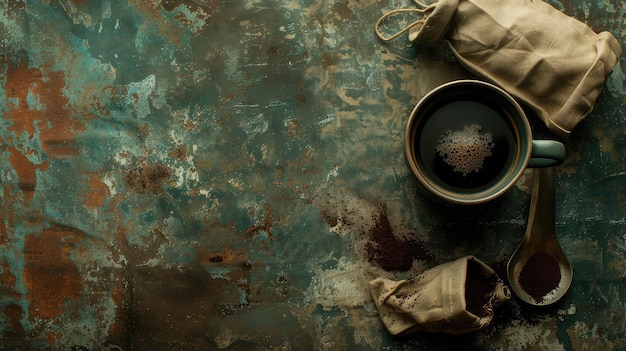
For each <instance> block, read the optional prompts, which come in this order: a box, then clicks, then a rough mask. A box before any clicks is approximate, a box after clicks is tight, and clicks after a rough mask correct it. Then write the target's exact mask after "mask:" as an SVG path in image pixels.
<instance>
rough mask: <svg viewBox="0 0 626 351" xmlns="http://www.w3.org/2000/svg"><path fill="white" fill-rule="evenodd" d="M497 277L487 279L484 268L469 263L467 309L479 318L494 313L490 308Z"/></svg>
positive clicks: (466, 294) (466, 289)
mask: <svg viewBox="0 0 626 351" xmlns="http://www.w3.org/2000/svg"><path fill="white" fill-rule="evenodd" d="M497 279H498V278H497V277H496V276H495V275H492V276H490V277H487V276H486V275H485V271H484V270H483V269H482V267H481V266H480V265H479V264H478V263H476V262H474V261H468V262H467V278H466V280H465V303H466V307H465V309H466V310H467V311H468V312H471V313H473V314H475V315H476V316H478V317H487V316H488V315H489V314H490V313H493V309H492V308H489V306H488V304H489V299H490V298H491V292H493V290H494V286H495V284H496V282H497Z"/></svg>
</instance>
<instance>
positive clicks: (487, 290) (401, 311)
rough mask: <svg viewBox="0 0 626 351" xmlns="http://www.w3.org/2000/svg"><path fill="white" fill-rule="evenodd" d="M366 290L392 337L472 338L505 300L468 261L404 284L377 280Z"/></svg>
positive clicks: (483, 268)
mask: <svg viewBox="0 0 626 351" xmlns="http://www.w3.org/2000/svg"><path fill="white" fill-rule="evenodd" d="M370 288H371V294H372V298H373V299H374V302H375V304H376V307H377V308H378V312H379V314H380V318H381V319H382V321H383V323H384V324H385V327H387V330H389V332H390V333H391V334H392V335H406V334H409V333H412V332H415V331H418V330H423V331H427V332H441V333H450V334H466V333H470V332H474V331H477V330H480V329H482V328H484V327H486V326H487V325H489V323H491V320H492V319H493V314H494V308H495V307H497V306H499V305H500V304H502V303H503V302H504V301H506V300H508V299H509V298H510V297H511V293H510V291H509V289H508V287H506V286H505V285H504V283H503V282H502V280H501V279H500V278H498V276H497V275H496V274H495V272H494V271H493V270H492V269H491V268H489V267H488V266H487V265H485V264H484V263H483V262H481V261H480V260H478V259H477V258H475V257H473V256H467V257H463V258H460V259H458V260H455V261H452V262H449V263H446V264H442V265H439V266H437V267H434V268H432V269H429V270H427V271H425V272H423V273H422V274H420V275H419V276H417V277H415V278H412V279H409V280H401V281H394V280H389V279H386V278H377V279H375V280H373V281H371V282H370Z"/></svg>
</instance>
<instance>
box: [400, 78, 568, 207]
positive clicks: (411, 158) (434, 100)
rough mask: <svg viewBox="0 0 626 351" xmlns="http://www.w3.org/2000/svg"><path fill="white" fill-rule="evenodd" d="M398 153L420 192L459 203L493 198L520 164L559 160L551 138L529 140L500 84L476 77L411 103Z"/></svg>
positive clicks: (559, 146) (560, 148) (559, 149)
mask: <svg viewBox="0 0 626 351" xmlns="http://www.w3.org/2000/svg"><path fill="white" fill-rule="evenodd" d="M404 140H405V144H404V145H405V146H404V153H405V156H406V159H407V162H408V165H409V167H410V168H411V171H412V172H413V174H414V175H415V176H416V177H417V180H418V181H419V183H420V185H421V187H420V189H421V190H424V191H423V193H424V194H426V195H428V196H431V197H434V198H435V199H439V200H443V201H445V202H447V203H453V204H459V205H472V204H480V203H483V202H486V201H490V200H492V199H495V198H497V197H498V196H500V195H502V194H503V193H505V192H506V191H508V190H509V189H510V188H511V187H513V186H514V185H515V183H516V182H517V180H518V179H519V178H520V177H521V176H522V174H523V173H524V170H525V169H526V167H552V166H555V165H558V164H560V163H561V162H563V160H564V159H565V146H564V145H563V143H561V142H558V141H556V140H533V138H532V130H531V128H530V124H529V123H528V120H527V119H526V115H525V114H524V111H523V110H522V108H521V106H519V104H518V103H517V102H516V101H515V99H513V97H512V96H510V95H509V94H508V93H507V92H506V91H504V90H502V89H501V88H499V87H497V86H495V85H493V84H490V83H487V82H481V81H478V80H458V81H453V82H449V83H446V84H443V85H441V86H439V87H437V88H435V89H433V90H432V91H430V92H429V93H428V94H426V95H425V96H424V97H423V98H422V99H421V100H420V101H419V102H418V103H417V105H416V106H415V108H414V109H413V111H412V112H411V114H410V115H409V119H408V120H407V127H406V131H405V134H404Z"/></svg>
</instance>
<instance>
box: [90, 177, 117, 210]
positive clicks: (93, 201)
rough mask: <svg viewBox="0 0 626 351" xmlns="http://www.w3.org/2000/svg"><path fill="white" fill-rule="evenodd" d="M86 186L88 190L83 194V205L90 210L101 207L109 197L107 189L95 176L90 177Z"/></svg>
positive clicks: (109, 193)
mask: <svg viewBox="0 0 626 351" xmlns="http://www.w3.org/2000/svg"><path fill="white" fill-rule="evenodd" d="M87 184H88V187H89V188H88V190H87V191H86V192H85V194H83V204H84V205H85V206H87V207H90V208H100V207H102V206H103V205H104V200H106V198H108V197H109V196H111V192H110V191H109V187H108V186H107V185H106V184H104V183H103V182H102V181H101V180H100V178H99V177H98V176H97V175H95V174H92V175H90V177H89V180H88V182H87Z"/></svg>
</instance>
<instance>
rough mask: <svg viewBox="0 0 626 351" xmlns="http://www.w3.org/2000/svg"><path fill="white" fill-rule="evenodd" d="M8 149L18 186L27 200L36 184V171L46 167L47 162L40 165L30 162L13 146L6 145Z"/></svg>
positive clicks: (31, 195)
mask: <svg viewBox="0 0 626 351" xmlns="http://www.w3.org/2000/svg"><path fill="white" fill-rule="evenodd" d="M7 150H8V151H9V153H10V155H9V162H10V163H11V166H12V167H13V169H14V170H15V172H16V173H17V179H18V186H19V188H20V190H21V191H22V193H23V194H24V199H25V200H26V201H27V202H28V201H30V200H31V199H32V198H33V194H34V193H35V188H36V186H37V171H38V170H39V171H45V170H47V169H48V165H49V162H48V161H46V162H44V163H42V164H40V165H35V164H34V163H32V162H31V161H30V160H29V159H28V158H27V157H26V156H25V155H23V154H22V153H21V152H20V151H18V150H17V149H15V148H13V147H7Z"/></svg>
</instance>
